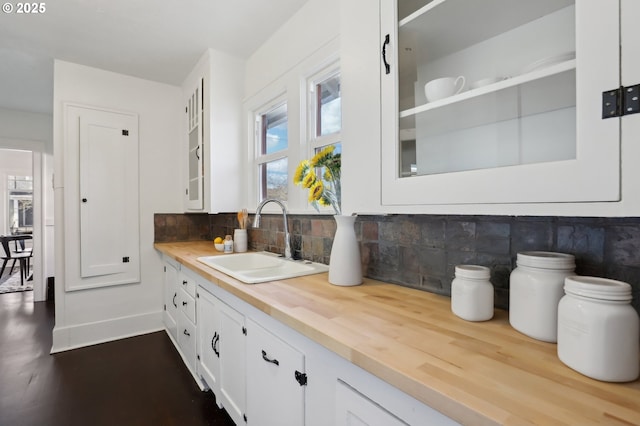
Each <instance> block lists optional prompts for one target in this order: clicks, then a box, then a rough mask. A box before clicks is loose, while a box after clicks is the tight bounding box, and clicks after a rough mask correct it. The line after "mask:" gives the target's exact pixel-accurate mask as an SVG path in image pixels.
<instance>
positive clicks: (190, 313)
mask: <svg viewBox="0 0 640 426" xmlns="http://www.w3.org/2000/svg"><path fill="white" fill-rule="evenodd" d="M179 299H180V304H179V306H178V307H179V309H180V311H181V312H182V313H183V314H184V315H185V316H186V317H187V318H188V319H189V321H191V322H192V323H194V324H195V323H196V299H194V298H193V297H191V295H189V294H187V292H186V291H185V290H184V289H182V290H180V297H179Z"/></svg>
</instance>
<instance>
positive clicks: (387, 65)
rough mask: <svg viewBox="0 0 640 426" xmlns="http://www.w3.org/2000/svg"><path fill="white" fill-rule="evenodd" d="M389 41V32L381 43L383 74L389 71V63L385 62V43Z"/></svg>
mask: <svg viewBox="0 0 640 426" xmlns="http://www.w3.org/2000/svg"><path fill="white" fill-rule="evenodd" d="M389 43H390V40H389V34H387V35H386V36H385V37H384V43H382V62H384V69H385V74H389V73H390V72H391V65H389V62H387V45H388V44H389Z"/></svg>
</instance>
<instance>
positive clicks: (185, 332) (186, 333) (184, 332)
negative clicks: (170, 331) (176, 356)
mask: <svg viewBox="0 0 640 426" xmlns="http://www.w3.org/2000/svg"><path fill="white" fill-rule="evenodd" d="M182 333H183V334H184V335H185V336H187V337H191V334H189V332H188V331H187V329H186V328H185V329H184V331H183V332H182Z"/></svg>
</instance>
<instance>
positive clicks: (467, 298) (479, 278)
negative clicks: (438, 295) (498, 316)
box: [451, 265, 493, 321]
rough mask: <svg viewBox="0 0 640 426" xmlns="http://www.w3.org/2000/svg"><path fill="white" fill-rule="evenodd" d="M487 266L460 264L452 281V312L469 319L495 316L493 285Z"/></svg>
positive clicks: (484, 319)
mask: <svg viewBox="0 0 640 426" xmlns="http://www.w3.org/2000/svg"><path fill="white" fill-rule="evenodd" d="M490 277H491V271H490V270H489V268H487V267H486V266H478V265H458V266H456V277H455V278H454V279H453V281H452V282H451V312H453V313H454V314H455V315H457V316H459V317H460V318H462V319H464V320H467V321H487V320H490V319H491V318H493V285H492V284H491V281H489V278H490Z"/></svg>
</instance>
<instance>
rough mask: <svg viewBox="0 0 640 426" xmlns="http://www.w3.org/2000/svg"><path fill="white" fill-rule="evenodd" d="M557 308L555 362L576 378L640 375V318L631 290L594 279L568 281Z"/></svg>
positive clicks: (627, 379)
mask: <svg viewBox="0 0 640 426" xmlns="http://www.w3.org/2000/svg"><path fill="white" fill-rule="evenodd" d="M564 291H565V293H566V295H565V296H564V297H563V298H562V299H561V300H560V304H559V305H558V358H560V361H562V362H563V363H565V364H566V365H567V366H569V367H570V368H572V369H574V370H576V371H577V372H578V373H581V374H584V375H585V376H588V377H591V378H592V379H596V380H602V381H605V382H630V381H633V380H635V379H637V378H638V375H639V374H640V361H639V360H638V354H639V353H640V343H639V339H638V336H639V335H640V331H639V330H640V327H639V321H640V320H639V319H638V313H637V312H636V311H635V309H633V307H632V306H631V304H630V303H631V297H632V296H631V286H630V285H629V284H627V283H625V282H622V281H615V280H609V279H605V278H596V277H580V276H574V277H567V278H565V281H564Z"/></svg>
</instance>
